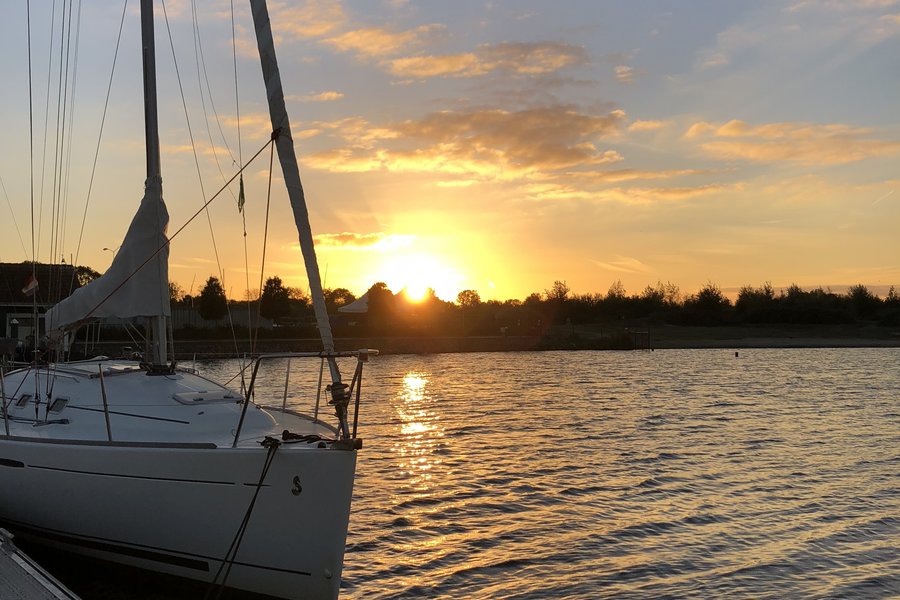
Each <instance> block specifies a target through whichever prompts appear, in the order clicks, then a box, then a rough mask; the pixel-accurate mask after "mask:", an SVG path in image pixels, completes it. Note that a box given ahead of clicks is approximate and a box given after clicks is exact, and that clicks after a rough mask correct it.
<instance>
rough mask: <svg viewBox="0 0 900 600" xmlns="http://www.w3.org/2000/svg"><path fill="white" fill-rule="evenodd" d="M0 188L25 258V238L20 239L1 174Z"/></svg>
mask: <svg viewBox="0 0 900 600" xmlns="http://www.w3.org/2000/svg"><path fill="white" fill-rule="evenodd" d="M0 189H2V190H3V197H4V198H6V206H8V207H9V218H10V219H12V222H13V225H14V226H15V228H16V235H18V236H19V244H21V246H22V254H23V255H24V256H25V257H26V258H27V257H28V250H26V249H25V240H23V239H22V232H21V231H19V222H18V221H16V213H15V212H13V207H12V202H10V201H9V194H8V193H7V191H6V184H4V183H3V176H2V175H0Z"/></svg>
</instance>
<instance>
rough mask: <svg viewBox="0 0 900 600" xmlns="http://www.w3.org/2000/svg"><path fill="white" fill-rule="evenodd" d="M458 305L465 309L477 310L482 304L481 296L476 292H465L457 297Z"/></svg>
mask: <svg viewBox="0 0 900 600" xmlns="http://www.w3.org/2000/svg"><path fill="white" fill-rule="evenodd" d="M456 303H457V304H459V305H460V306H461V307H463V308H475V307H476V306H478V305H479V304H481V296H480V295H478V292H476V291H475V290H463V291H461V292H460V293H458V294H457V295H456Z"/></svg>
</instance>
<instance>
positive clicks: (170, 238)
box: [81, 134, 275, 321]
mask: <svg viewBox="0 0 900 600" xmlns="http://www.w3.org/2000/svg"><path fill="white" fill-rule="evenodd" d="M274 137H275V136H274V134H273V136H272V138H271V139H270V140H269V141H268V142H266V143H265V144H263V146H262V148H260V149H259V150H257V151H256V154H254V155H253V157H252V158H251V159H250V160H249V161H247V165H246V166H244V167H242V168H241V170H240V171H238V172H237V173H235V174H234V175H233V176H232V177H231V179H229V180H228V181H227V182H225V185H223V186H222V187H220V188H219V191H217V192H216V193H215V194H214V195H213V196H212V198H210V199H209V200H207V201H206V202H205V203H204V204H203V206H201V207H200V208H199V209H198V210H197V212H195V213H194V214H193V215H192V216H191V218H190V219H188V220H187V221H186V222H185V223H184V224H183V225H182V226H181V227H179V228H178V230H177V231H175V233H173V234H172V235H170V236H169V238H168V239H167V240H166V241H165V243H164V244H163V245H161V246H160V247H159V248H157V249H156V251H155V252H153V253H152V254H151V255H150V256H148V257H147V258H146V259H145V260H144V262H142V263H141V264H139V265H138V266H137V268H136V269H134V270H133V271H132V272H131V273H130V274H129V275H128V277H126V278H125V279H123V280H122V282H121V283H119V285H117V286H116V287H115V288H113V289H112V291H110V292H109V293H108V294H107V295H106V296H105V297H104V298H103V299H102V300H100V301H99V302H98V303H97V304H96V305H95V306H94V307H93V308H92V309H91V310H89V311H88V312H87V313H86V314H85V315H84V317H83V318H82V319H81V321H84V320H86V319H89V318H90V317H91V315H92V314H94V311H96V310H97V309H98V308H100V307H101V306H103V304H104V303H105V302H106V301H107V300H109V299H110V298H111V297H112V296H113V295H114V294H115V293H116V292H118V291H119V290H120V289H121V288H122V286H124V285H125V284H126V283H127V282H128V281H129V280H130V279H131V278H132V277H134V276H135V275H136V274H137V273H138V271H140V270H141V269H142V268H144V265H146V264H147V263H149V262H150V261H151V260H153V259H154V258H156V255H157V254H159V253H160V252H162V250H163V248H167V247H168V246H169V245H171V243H172V240H174V239H175V238H176V237H178V234H180V233H181V232H182V231H184V230H185V228H186V227H187V226H188V225H190V224H191V223H192V222H193V221H194V219H196V218H197V217H199V216H200V213H202V212H203V211H204V210H206V209H207V207H208V206H209V205H210V204H212V203H213V201H214V200H215V199H216V198H218V197H219V196H220V195H221V194H222V192H224V191H225V188H227V187H228V186H229V185H230V184H231V182H233V181H234V180H235V179H237V178H238V175H240V174H241V173H243V171H244V169H246V168H247V167H249V166H250V165H251V164H253V161H254V160H256V157H258V156H259V155H260V154H262V153H263V150H265V149H266V148H267V147H268V146H269V144H273V143H274V142H275V139H274Z"/></svg>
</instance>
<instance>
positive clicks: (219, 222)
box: [0, 0, 900, 301]
mask: <svg viewBox="0 0 900 600" xmlns="http://www.w3.org/2000/svg"><path fill="white" fill-rule="evenodd" d="M169 4H170V6H169V7H168V20H169V27H168V28H167V27H163V26H161V25H160V26H158V27H157V32H156V33H157V38H158V39H157V51H158V59H157V63H158V71H159V86H158V87H159V93H160V103H159V111H160V117H159V118H160V138H161V142H162V147H163V148H162V154H163V156H162V169H163V180H164V183H163V186H164V189H163V192H164V197H165V199H166V203H167V205H168V208H169V213H170V215H171V222H170V227H169V231H170V232H172V231H175V230H177V229H178V228H179V227H180V226H181V225H182V224H183V223H185V222H186V221H187V220H188V219H189V218H190V217H191V215H193V214H194V213H195V212H196V211H197V210H198V209H199V208H200V207H201V205H202V203H203V202H204V200H205V199H208V198H209V197H210V196H211V195H212V194H213V193H214V192H215V191H216V190H218V189H219V188H220V187H221V186H222V184H223V181H224V179H225V178H227V177H230V176H231V174H233V173H234V172H235V169H236V168H237V165H238V164H239V162H240V161H241V160H244V161H246V160H247V159H248V158H249V157H250V156H251V155H252V154H253V153H254V152H256V151H257V150H259V149H260V148H263V146H265V144H266V143H267V141H268V139H269V136H270V126H269V124H268V116H267V114H266V99H265V94H264V91H263V85H262V82H261V76H260V72H259V59H258V57H257V56H256V50H255V42H254V40H253V39H252V35H253V34H252V24H251V19H250V15H249V9H248V7H247V6H246V5H245V4H244V3H234V5H235V11H236V13H235V15H234V17H235V23H236V24H237V27H236V28H235V31H237V40H236V46H237V65H236V70H237V73H238V78H237V79H238V87H239V89H240V94H239V98H240V111H239V112H240V139H238V127H237V125H238V119H237V117H238V110H237V106H236V105H235V80H234V71H235V66H234V65H233V64H232V51H231V48H232V38H231V32H232V26H231V23H232V21H231V13H230V10H231V5H232V3H230V2H227V1H225V0H210V1H209V2H203V3H198V6H197V7H196V29H195V24H194V22H193V18H194V14H195V13H194V11H192V10H191V9H190V8H189V4H190V3H169ZM270 4H271V6H270V13H271V17H272V26H273V29H274V32H275V37H276V44H277V45H278V48H277V50H278V59H279V64H280V67H281V71H282V79H283V81H284V88H285V94H286V100H287V104H288V110H289V112H290V113H291V117H292V132H293V139H294V141H295V147H296V149H297V153H298V156H299V161H300V169H301V176H302V178H303V185H304V190H305V192H306V197H307V203H308V206H309V212H310V220H311V223H312V229H313V233H314V234H315V237H316V252H317V255H318V261H319V265H320V267H321V271H322V274H323V278H324V279H325V286H326V287H330V288H337V287H344V288H348V289H349V290H350V291H351V292H353V293H354V294H356V295H361V294H362V293H364V292H365V291H366V290H367V289H368V288H369V287H370V286H372V285H373V284H374V283H376V282H379V281H380V282H384V283H385V284H387V286H388V287H389V288H390V289H391V290H392V291H394V292H395V293H396V292H399V291H400V290H402V289H404V288H405V289H406V290H407V292H408V293H409V294H410V295H411V296H413V295H422V294H424V293H425V291H426V290H427V289H429V288H430V289H433V290H434V291H435V293H436V295H437V296H438V297H439V298H441V299H444V300H449V301H454V300H455V299H456V296H457V294H458V293H459V291H461V290H463V289H474V290H477V291H478V292H479V294H480V295H481V297H482V298H483V299H499V300H505V299H510V298H518V299H523V298H525V297H526V296H527V295H528V294H530V293H532V292H542V291H544V290H546V289H548V288H550V287H551V286H552V284H553V282H554V281H555V280H561V281H565V282H566V283H567V285H568V286H569V288H570V289H571V290H572V292H573V293H605V292H606V291H607V290H608V289H609V288H610V286H611V285H612V284H613V283H614V282H616V281H621V283H622V285H623V286H624V287H625V289H626V291H627V293H628V294H638V293H640V292H641V291H642V290H643V289H644V288H645V287H646V286H647V285H651V286H652V285H655V284H656V283H657V282H658V281H662V282H667V281H668V282H672V283H674V284H677V285H678V286H680V287H681V289H682V291H683V292H685V293H693V292H695V291H697V290H698V289H699V288H701V287H702V286H703V285H705V284H706V283H707V282H714V283H716V284H717V285H719V286H720V287H721V288H722V289H723V290H724V291H726V293H728V292H729V291H734V290H737V289H738V288H739V287H740V286H742V285H754V286H759V285H761V284H763V283H764V282H771V283H772V285H773V286H774V287H776V288H779V287H787V286H789V285H790V284H792V283H796V284H798V285H800V286H801V287H804V288H811V287H815V286H825V287H827V286H832V287H833V288H835V289H840V288H841V287H842V286H846V285H853V284H857V283H862V284H864V285H867V286H870V289H872V290H874V291H875V292H877V293H880V294H881V295H882V296H883V295H884V293H885V291H886V288H887V287H888V286H890V285H900V244H898V243H897V230H898V224H900V192H898V188H900V177H898V170H897V164H898V162H897V161H898V157H900V111H898V110H897V105H898V98H900V79H898V78H897V77H896V57H897V56H900V3H898V2H894V1H883V2H870V1H862V0H847V1H846V2H830V1H824V0H823V1H817V0H810V1H802V2H799V1H798V2H791V3H784V2H779V1H775V0H760V1H758V2H744V3H741V2H738V3H729V2H708V3H704V4H702V6H701V5H694V4H691V3H687V4H685V5H684V6H679V8H678V10H674V11H673V10H672V8H671V6H670V3H669V2H664V1H662V0H650V1H648V2H613V1H605V0H604V1H601V0H570V1H567V2H563V3H559V2H548V1H546V0H515V1H513V0H497V1H492V2H482V3H466V7H467V8H466V10H450V9H448V8H447V6H449V5H445V4H442V3H411V2H402V1H401V2H357V3H349V2H344V1H340V0H334V1H330V2H324V3H323V2H318V1H312V0H305V1H304V0H297V1H291V2H280V3H275V2H272V3H270ZM54 6H55V10H57V14H56V15H51V13H50V11H51V10H53V9H54ZM24 7H25V4H24V3H18V4H14V5H13V4H10V5H9V6H4V18H3V19H0V53H2V55H3V56H4V57H5V58H7V59H8V60H4V61H3V62H2V64H0V80H2V81H3V82H4V92H3V94H0V117H2V124H3V133H4V144H3V145H2V147H0V183H2V188H0V211H2V213H3V222H4V229H3V232H4V235H2V236H0V260H2V261H8V262H19V261H24V260H30V259H31V258H32V257H31V247H32V245H31V240H30V238H29V236H30V231H31V228H32V225H31V195H32V189H33V190H35V192H34V194H35V202H34V205H35V206H36V212H37V214H36V215H35V219H34V222H35V225H34V228H35V237H36V239H37V241H38V242H39V243H38V244H37V256H36V258H37V259H38V260H41V261H49V260H51V259H52V260H54V261H58V260H59V259H60V257H65V259H66V261H67V262H68V261H70V260H74V261H75V262H76V263H78V264H82V265H88V266H92V267H94V268H95V269H97V270H99V271H101V272H102V271H103V270H104V269H105V268H106V267H107V266H108V265H109V262H110V259H111V258H112V255H111V253H109V252H104V251H103V248H114V247H117V246H118V245H119V244H120V243H121V239H122V237H123V236H124V233H125V231H126V229H127V227H128V224H129V222H130V220H131V217H132V215H133V214H134V211H135V210H136V209H137V206H138V203H139V201H140V198H141V196H142V193H143V181H144V173H143V170H144V164H145V163H144V158H143V123H142V121H141V118H140V111H135V107H139V106H140V104H141V92H140V90H141V76H140V28H139V26H138V24H137V18H136V15H135V14H127V15H126V21H125V28H124V31H123V42H122V47H121V49H120V51H119V58H118V63H117V67H116V72H115V76H114V78H113V87H112V92H111V96H110V100H109V109H108V114H107V118H106V122H105V123H104V125H103V137H102V139H101V142H102V143H101V145H100V147H99V153H98V154H97V171H96V176H94V177H93V179H92V175H91V173H92V167H93V158H94V153H95V150H96V148H97V140H98V133H99V131H100V123H101V117H102V115H103V112H104V111H103V109H104V103H105V100H106V98H105V93H106V89H107V85H108V82H109V74H110V67H111V65H112V56H113V53H114V51H115V47H116V46H115V45H116V34H117V32H118V25H119V17H120V15H121V1H120V0H95V1H92V2H90V3H85V6H83V7H82V10H81V12H80V13H79V16H80V23H81V27H82V29H83V30H84V31H82V33H85V35H82V36H80V37H78V36H76V35H75V33H74V32H73V34H72V39H76V38H77V39H80V40H81V41H80V44H81V46H80V47H79V48H78V52H77V53H76V52H74V51H73V52H72V60H74V59H75V57H77V60H78V65H77V74H78V78H77V87H76V89H75V90H74V91H71V90H69V91H68V92H67V93H66V94H60V93H59V90H58V89H57V86H58V84H59V81H64V80H65V81H69V82H71V81H73V79H74V78H70V79H68V80H66V79H65V78H63V77H61V76H58V75H59V65H58V64H57V63H58V62H59V61H58V55H57V54H51V53H50V51H49V49H50V48H51V47H52V48H56V49H57V50H58V48H59V45H58V44H59V36H60V33H61V30H60V22H61V18H62V16H61V11H62V6H61V5H60V4H59V3H56V4H54V3H37V4H35V3H32V6H31V11H32V14H31V22H32V32H31V35H32V62H33V65H34V67H33V70H34V72H35V73H44V76H42V77H33V78H32V80H33V82H34V83H33V86H32V87H33V96H34V99H33V101H32V106H31V107H29V97H28V89H29V86H28V60H27V48H28V46H27V37H26V29H25V26H24V23H25V19H26V13H25V8H24ZM157 10H158V18H159V19H161V18H162V16H161V13H162V11H161V10H160V9H157ZM132 12H134V11H132ZM54 24H55V25H54ZM51 25H53V26H54V27H55V30H54V36H53V37H54V40H55V43H56V45H52V44H51V43H50V39H51V35H50V27H51ZM74 25H75V24H74V23H73V27H74ZM168 29H171V31H172V36H173V45H174V46H175V51H176V55H177V56H178V64H179V73H180V76H181V87H179V81H178V79H176V75H175V68H174V64H173V59H172V56H171V55H170V53H169V42H168V37H167V36H168ZM195 31H199V32H200V34H201V35H200V36H199V39H201V40H202V43H203V44H204V52H203V54H202V60H204V61H205V66H204V68H203V69H202V72H203V74H204V75H203V76H200V75H199V73H198V69H197V67H196V65H197V64H198V62H199V60H201V58H199V57H197V56H195V54H194V47H195V41H196V39H197V38H198V36H196V35H195ZM88 32H89V33H88ZM48 68H49V73H50V74H51V77H50V78H49V79H48V77H47V73H48ZM70 68H71V69H73V70H74V68H75V65H71V66H70ZM48 81H49V84H48ZM48 86H49V88H48ZM182 90H183V92H184V94H185V97H186V103H187V105H188V115H189V117H190V126H188V123H187V121H186V119H185V115H184V111H183V108H182V103H181V93H182ZM201 93H202V96H201ZM210 96H212V98H214V99H215V111H213V110H211V109H212V103H211V102H210ZM61 97H62V98H69V102H67V104H66V105H65V110H66V111H71V113H70V114H68V113H67V116H66V121H65V122H66V126H67V127H69V126H70V125H71V129H70V130H68V131H66V132H65V134H64V136H61V137H64V140H63V144H64V145H63V146H62V147H61V148H57V149H55V148H54V147H53V143H54V139H53V138H54V136H53V135H49V136H47V137H46V138H45V137H44V134H43V132H44V131H45V130H46V131H56V130H57V124H56V119H57V117H56V115H57V114H62V113H61V112H60V110H61V109H58V107H57V105H56V103H57V101H58V99H59V98H61ZM30 112H31V113H32V114H33V115H34V120H35V124H34V126H33V130H32V131H29V118H28V115H29V113H30ZM44 115H48V117H47V118H46V122H45V117H44ZM60 131H62V129H60ZM69 136H71V137H69ZM45 139H46V140H47V143H46V145H47V147H46V148H45V142H44V140H45ZM32 140H33V142H32ZM32 146H33V148H34V149H33V160H32V163H29V151H28V150H27V149H28V148H29V147H32ZM58 156H64V157H67V158H66V160H65V161H62V162H64V163H65V165H66V166H65V167H64V170H65V173H64V174H63V176H62V178H57V177H55V175H54V173H55V171H56V170H55V169H54V167H53V166H52V165H54V164H56V161H55V160H54V159H55V157H58ZM41 165H44V168H41ZM198 165H199V171H200V173H201V174H202V182H201V180H200V179H199V178H198V175H197V170H198ZM276 165H277V161H276ZM32 171H33V172H34V173H35V175H34V179H35V181H34V182H31V181H29V177H28V173H30V172H32ZM272 175H273V179H274V180H273V186H272V198H271V210H270V213H269V223H268V231H269V233H268V239H266V240H264V239H263V238H262V235H261V232H262V231H263V230H265V228H266V223H265V218H266V217H265V215H266V206H267V186H268V181H269V169H268V152H267V151H265V152H263V153H262V155H261V158H260V159H258V160H257V161H256V162H254V163H252V164H251V165H250V166H249V167H248V169H247V170H246V171H245V175H244V180H245V187H246V192H247V193H246V196H247V204H246V207H245V212H244V213H243V214H241V213H239V212H238V211H237V207H236V197H237V185H236V184H234V185H232V187H231V189H229V190H227V191H226V193H224V194H222V196H221V197H220V198H218V199H217V200H216V201H215V202H214V203H213V204H212V205H211V206H210V210H209V220H208V221H207V218H206V215H205V214H203V215H202V217H201V218H199V219H197V220H196V221H194V222H193V223H192V225H191V226H190V227H189V228H188V229H186V230H185V233H184V234H182V235H181V236H179V237H178V238H177V239H175V240H173V242H172V247H171V254H170V278H171V279H172V280H174V281H176V282H177V283H179V284H180V285H181V287H182V288H183V289H184V290H185V291H186V292H193V293H197V291H198V290H199V287H200V286H201V285H202V284H203V282H205V281H206V279H207V278H208V277H209V276H210V275H216V276H218V277H220V278H221V279H223V280H224V287H225V289H226V292H227V293H228V295H229V296H231V297H233V298H242V297H245V295H246V293H247V290H248V289H250V290H251V291H250V293H251V295H253V294H255V293H256V292H255V289H256V288H257V287H258V285H259V281H260V279H261V277H263V278H264V277H269V276H272V275H278V276H279V277H281V278H282V280H283V281H284V282H285V284H286V285H289V286H292V287H297V288H301V289H303V290H305V289H307V287H308V285H307V281H306V275H305V271H304V269H303V266H302V261H301V260H300V256H299V251H298V250H297V233H296V229H295V226H294V221H293V216H292V214H291V211H290V209H289V207H288V204H287V200H286V194H285V192H284V189H283V182H282V181H281V171H280V167H278V166H276V167H275V168H274V169H273V173H272ZM63 182H64V183H63ZM89 188H90V201H89V202H88V201H87V199H88V189H89ZM59 190H61V191H59ZM54 194H55V195H56V196H58V197H59V198H60V199H61V201H62V202H63V205H62V206H59V207H54V203H53V201H51V200H52V198H51V197H52V196H54ZM60 215H64V217H60ZM82 215H84V217H85V218H84V222H85V226H84V230H83V231H82V230H81V223H82ZM245 221H246V230H247V237H246V238H245V236H244V227H245ZM209 223H211V224H212V232H211V231H210V227H209ZM245 244H246V246H245ZM51 252H52V254H53V256H51ZM264 255H265V257H266V258H265V263H263V256H264Z"/></svg>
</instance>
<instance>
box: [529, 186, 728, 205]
mask: <svg viewBox="0 0 900 600" xmlns="http://www.w3.org/2000/svg"><path fill="white" fill-rule="evenodd" d="M741 188H742V185H741V184H728V185H726V184H708V185H701V186H695V187H668V188H666V187H656V188H640V187H616V188H610V189H603V190H590V189H586V188H584V187H581V186H574V185H568V184H558V183H542V184H533V185H530V186H528V192H529V197H530V198H531V199H532V200H538V201H545V202H546V201H563V200H584V201H590V202H615V203H619V204H628V205H650V204H659V203H661V202H680V201H683V200H689V199H692V198H696V197H699V196H707V195H711V194H718V193H725V192H731V191H735V190H740V189H741Z"/></svg>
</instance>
